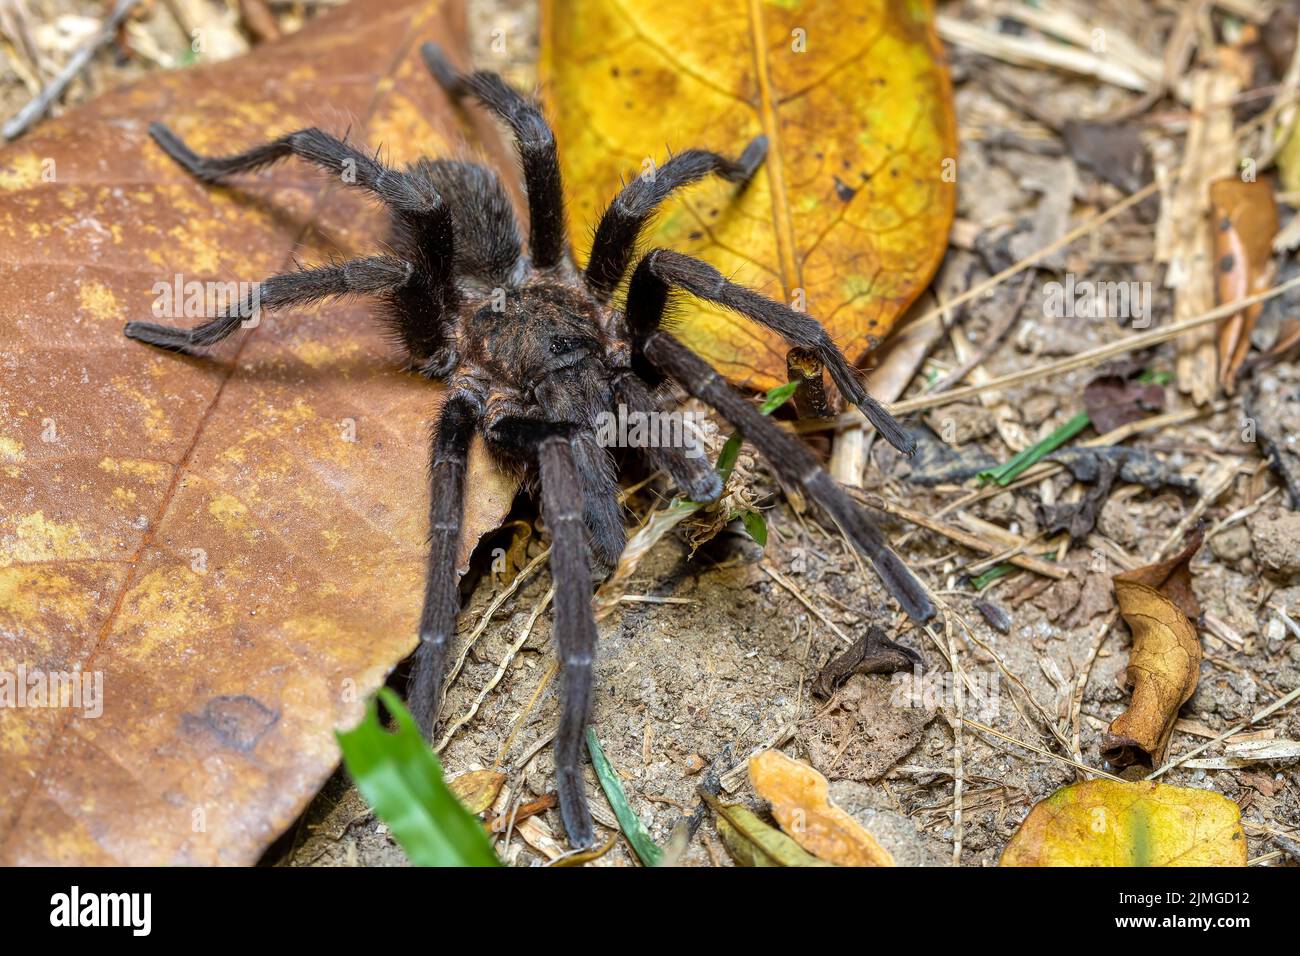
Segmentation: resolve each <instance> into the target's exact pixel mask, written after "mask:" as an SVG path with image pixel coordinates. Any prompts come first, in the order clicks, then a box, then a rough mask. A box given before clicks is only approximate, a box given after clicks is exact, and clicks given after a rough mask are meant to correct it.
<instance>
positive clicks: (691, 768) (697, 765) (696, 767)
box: [686, 754, 707, 777]
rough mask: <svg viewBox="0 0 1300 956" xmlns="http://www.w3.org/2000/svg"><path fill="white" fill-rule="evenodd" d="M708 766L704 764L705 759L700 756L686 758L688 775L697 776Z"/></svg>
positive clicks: (692, 755)
mask: <svg viewBox="0 0 1300 956" xmlns="http://www.w3.org/2000/svg"><path fill="white" fill-rule="evenodd" d="M706 766H707V764H706V763H705V762H704V758H703V757H701V756H700V755H699V754H691V755H690V756H689V757H687V758H686V773H687V774H688V775H689V776H692V777H693V776H695V774H697V773H699V772H700V771H701V770H703V769H704V768H705V767H706Z"/></svg>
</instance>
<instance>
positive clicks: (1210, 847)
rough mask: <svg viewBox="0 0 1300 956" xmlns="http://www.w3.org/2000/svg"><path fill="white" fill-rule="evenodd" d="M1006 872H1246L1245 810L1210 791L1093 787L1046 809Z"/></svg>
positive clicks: (1026, 828) (1067, 792)
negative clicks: (1102, 869) (1188, 868)
mask: <svg viewBox="0 0 1300 956" xmlns="http://www.w3.org/2000/svg"><path fill="white" fill-rule="evenodd" d="M1000 865H1002V866H1245V865H1246V834H1245V832H1244V831H1243V830H1242V828H1241V809H1240V808H1239V807H1238V806H1237V805H1236V804H1235V803H1233V802H1232V801H1231V800H1229V799H1228V798H1227V797H1224V796H1222V795H1221V794H1217V793H1214V792H1212V791H1209V790H1191V789H1188V788H1186V787H1172V786H1168V785H1166V784H1163V783H1156V782H1155V781H1146V780H1143V781H1138V782H1135V783H1129V782H1126V781H1122V780H1087V781H1084V782H1083V783H1075V784H1071V785H1070V786H1068V787H1063V788H1062V789H1060V790H1058V791H1056V793H1054V794H1052V795H1051V796H1050V797H1048V798H1047V799H1046V800H1042V801H1040V802H1039V803H1038V804H1036V805H1035V806H1034V808H1033V809H1032V810H1030V811H1029V816H1027V817H1025V820H1024V822H1023V823H1021V824H1020V829H1018V830H1017V831H1016V832H1015V835H1013V836H1012V837H1011V842H1010V843H1008V844H1007V846H1006V849H1005V850H1003V851H1002V860H1001V864H1000Z"/></svg>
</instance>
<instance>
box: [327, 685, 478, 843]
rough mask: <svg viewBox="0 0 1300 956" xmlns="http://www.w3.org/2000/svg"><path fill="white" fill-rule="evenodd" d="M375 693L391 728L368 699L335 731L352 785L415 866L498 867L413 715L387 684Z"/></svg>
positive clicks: (473, 819)
mask: <svg viewBox="0 0 1300 956" xmlns="http://www.w3.org/2000/svg"><path fill="white" fill-rule="evenodd" d="M379 696H380V697H381V698H382V699H383V702H384V707H385V708H386V709H387V710H388V711H389V712H390V713H391V714H392V715H393V719H394V721H395V722H396V724H397V729H396V731H395V732H393V733H389V732H388V731H387V730H385V729H384V727H383V725H382V724H380V722H379V714H378V708H377V707H376V704H375V700H374V699H373V698H372V699H371V701H370V703H369V705H368V706H367V708H366V716H365V717H364V718H363V719H362V721H361V723H359V724H358V725H357V726H356V727H355V728H353V729H352V730H349V731H347V732H337V731H336V732H335V736H336V737H338V741H339V746H340V747H341V748H343V763H344V764H345V765H346V767H347V769H348V773H349V774H350V775H351V776H352V780H353V782H354V783H356V785H357V789H358V790H360V791H361V794H362V796H364V797H365V798H366V801H367V802H368V803H369V804H370V806H371V807H372V808H374V811H375V813H376V814H377V815H378V816H379V818H380V819H381V820H383V821H384V822H385V823H387V824H388V828H389V829H390V830H392V832H393V837H394V838H395V839H396V840H397V842H398V843H400V844H401V846H402V849H403V850H405V851H406V855H407V857H408V858H409V859H410V861H411V862H412V863H414V864H415V865H416V866H500V861H499V860H498V859H497V857H496V854H495V853H493V852H492V844H491V843H490V842H489V841H488V837H487V834H486V833H484V832H483V827H482V825H481V824H480V823H479V822H478V820H476V819H475V818H474V817H473V816H471V815H470V813H469V811H468V810H466V809H465V808H464V807H463V806H461V805H460V803H459V801H457V799H456V797H455V796H454V795H453V794H452V792H451V791H450V790H449V789H448V788H447V784H446V782H445V781H444V780H443V776H442V765H441V764H440V763H439V762H438V758H437V757H436V756H435V755H434V753H433V751H432V750H431V749H429V745H428V744H427V743H425V740H424V737H423V736H422V735H421V734H420V730H419V728H418V727H417V726H416V724H415V720H414V718H412V717H411V715H410V713H409V712H408V711H407V709H406V708H405V707H403V706H402V702H401V701H400V700H399V699H398V697H397V695H396V694H395V693H393V692H392V691H391V690H389V689H388V688H383V689H381V690H380V691H379Z"/></svg>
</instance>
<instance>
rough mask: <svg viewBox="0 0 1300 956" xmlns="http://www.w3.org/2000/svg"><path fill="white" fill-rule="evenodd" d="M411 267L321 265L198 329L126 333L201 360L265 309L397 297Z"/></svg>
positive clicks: (144, 326) (377, 261)
mask: <svg viewBox="0 0 1300 956" xmlns="http://www.w3.org/2000/svg"><path fill="white" fill-rule="evenodd" d="M412 271H413V267H412V265H411V264H410V263H409V262H404V261H403V260H401V259H394V258H392V257H391V256H370V257H368V258H365V259H353V260H351V261H349V262H344V263H339V264H336V265H328V266H318V267H316V268H315V269H301V270H299V271H296V272H286V273H283V274H281V275H274V276H271V277H270V278H269V279H266V280H264V281H263V282H261V283H259V284H258V286H257V288H256V289H254V290H252V291H250V292H249V293H248V294H247V295H245V296H244V298H243V299H242V300H241V301H240V302H239V304H238V305H237V306H234V307H232V308H228V309H226V310H225V312H224V314H222V315H219V316H216V317H215V318H212V319H210V320H208V321H207V322H204V323H203V324H202V325H198V326H196V327H194V328H193V329H183V328H178V327H176V326H171V325H160V324H158V323H156V322H128V323H126V328H125V329H124V332H125V334H126V337H127V338H129V339H135V340H136V341H137V342H144V343H146V344H147V345H155V346H157V347H158V348H161V349H167V350H168V351H170V352H180V353H182V354H185V355H199V354H201V353H202V351H203V349H204V348H205V347H207V346H209V345H213V344H215V343H217V342H220V341H221V340H222V339H224V338H225V337H226V336H228V335H230V333H231V332H233V331H235V329H237V328H239V327H240V325H242V324H244V323H245V322H249V321H256V317H257V314H258V312H259V310H261V309H283V308H285V307H287V306H291V305H305V304H307V303H310V302H318V301H320V300H322V299H327V298H329V297H331V296H336V295H348V294H356V295H389V294H393V293H395V292H397V291H398V290H399V289H401V288H402V287H403V286H405V285H406V284H407V282H408V281H409V280H410V278H411V274H412Z"/></svg>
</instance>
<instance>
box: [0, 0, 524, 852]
mask: <svg viewBox="0 0 1300 956" xmlns="http://www.w3.org/2000/svg"><path fill="white" fill-rule="evenodd" d="M463 31H464V24H463V10H462V9H461V8H460V6H459V3H458V0H453V2H448V3H446V4H444V3H442V2H427V0H407V2H385V0H359V2H355V3H351V4H348V5H347V6H346V7H343V8H341V9H339V10H338V11H335V12H332V13H331V14H329V15H328V16H326V17H324V18H322V19H320V20H318V21H315V22H314V23H312V24H311V25H309V26H308V27H307V28H306V29H304V30H303V31H302V32H301V33H299V34H297V35H295V36H293V37H291V38H289V39H287V40H285V41H283V42H281V43H279V44H277V45H276V46H275V47H274V48H273V49H266V50H265V51H264V52H262V53H260V54H258V55H255V56H254V57H253V58H251V59H245V60H238V61H229V62H226V63H221V64H217V65H215V66H212V67H204V68H194V69H189V70H184V71H181V72H177V73H171V74H164V75H159V76H155V77H151V78H150V79H149V80H148V81H147V82H146V83H142V84H140V85H137V86H133V87H129V88H126V89H123V90H120V91H117V92H113V93H108V94H106V95H104V96H103V97H101V98H99V99H97V100H96V101H94V102H93V103H91V104H89V105H87V106H86V107H83V108H80V109H77V110H75V111H73V112H70V113H69V114H67V115H66V116H65V117H63V118H60V119H58V120H54V121H51V122H49V123H46V124H44V125H42V126H40V127H38V128H37V130H35V131H34V132H33V133H32V134H31V135H29V136H28V137H26V138H25V139H23V140H21V141H19V142H17V143H15V144H13V145H11V146H9V147H8V148H7V149H6V150H5V151H4V152H3V154H0V250H3V258H4V260H5V262H6V264H5V265H3V266H0V281H3V285H4V290H5V296H6V300H7V301H8V302H9V303H10V304H11V307H10V308H8V309H6V310H5V311H4V313H3V315H0V500H3V501H4V502H5V507H4V509H3V510H2V511H0V542H3V556H2V557H0V669H2V670H4V671H8V672H14V671H15V670H16V669H17V668H18V667H19V666H25V667H26V668H27V669H29V670H31V669H34V668H37V667H39V668H41V669H43V670H46V671H67V672H71V671H76V672H81V673H83V674H86V675H87V676H90V677H93V676H94V675H102V688H103V713H102V716H99V717H98V718H96V719H88V718H86V717H83V716H81V713H82V712H81V711H73V710H71V709H69V708H62V709H52V708H25V709H24V708H0V763H2V764H3V766H4V768H5V773H4V774H3V775H2V777H0V862H3V863H6V864H35V863H43V864H50V863H79V864H124V863H130V864H152V865H160V864H161V865H168V864H172V865H174V864H201V863H202V864H212V863H222V864H249V863H252V862H254V861H255V860H256V859H257V857H258V855H259V853H261V851H262V850H263V849H264V848H265V847H266V846H267V844H269V843H270V842H271V841H272V840H273V839H274V838H275V837H276V835H277V834H279V833H280V832H281V831H282V830H283V829H284V828H285V827H286V826H287V825H288V824H289V823H290V822H291V821H292V820H293V819H294V818H295V817H296V816H297V815H298V814H299V812H300V811H301V810H302V808H303V806H304V805H305V804H306V802H307V801H308V800H309V799H310V798H311V796H312V794H314V793H315V792H316V790H317V789H318V787H319V785H320V784H321V783H322V781H324V779H325V778H326V777H327V776H328V775H329V774H330V773H331V772H332V770H333V768H334V766H335V765H336V763H337V761H338V749H337V746H336V744H335V741H334V737H333V733H332V731H333V729H334V728H335V727H346V726H351V725H352V724H354V723H356V721H357V720H358V719H359V718H360V717H361V714H362V707H363V702H364V700H365V698H366V696H367V695H368V694H369V693H370V692H371V691H372V690H374V689H375V688H376V687H377V686H379V685H380V684H381V683H382V682H383V681H384V678H385V676H386V675H387V674H388V672H389V671H390V670H391V669H392V668H393V666H394V665H395V664H396V663H397V662H399V661H400V660H401V659H402V658H403V657H404V656H406V655H407V654H408V653H409V652H410V650H411V649H412V647H413V646H414V644H415V635H416V628H415V624H416V620H417V618H418V614H419V607H420V596H421V592H422V580H423V573H424V562H425V547H424V542H425V539H426V534H427V525H426V522H427V520H428V519H427V515H426V511H427V508H426V500H427V494H428V492H427V487H426V482H427V478H426V475H427V460H428V451H427V442H428V433H429V429H428V422H429V421H430V419H431V417H432V416H433V415H434V414H435V413H436V411H437V407H438V402H439V395H440V389H439V388H438V387H437V386H435V385H431V384H430V383H428V382H426V381H423V380H421V379H419V378H417V377H415V376H413V375H410V374H405V373H402V372H400V371H399V370H398V367H397V364H396V362H395V361H394V358H395V355H394V353H393V351H392V349H391V346H390V345H389V344H388V343H387V342H386V341H385V339H384V337H383V334H382V333H381V331H380V329H379V327H378V323H376V322H375V321H374V320H373V319H372V318H371V316H370V307H369V305H368V303H366V302H364V301H334V302H330V303H328V304H325V305H323V306H320V307H319V308H317V309H295V310H292V311H287V312H283V313H280V314H278V315H273V316H265V317H263V319H262V322H261V325H260V327H258V328H255V329H252V330H250V331H248V332H246V333H243V335H244V337H243V338H242V340H241V341H240V344H239V346H238V350H237V351H236V352H235V355H234V357H233V358H226V359H224V360H222V359H219V358H214V359H212V360H205V361H197V360H190V359H182V358H177V357H176V356H173V355H167V354H164V353H161V352H159V351H157V350H154V349H150V348H146V347H143V346H140V345H138V344H136V343H133V342H129V341H128V340H126V339H125V338H123V336H122V326H123V323H124V322H126V321H127V320H128V319H139V318H148V317H149V315H150V309H151V305H152V303H153V302H154V300H155V299H156V297H157V295H158V292H157V291H156V290H155V289H154V288H153V287H154V284H155V283H158V282H162V283H165V284H171V283H173V281H174V278H175V277H176V276H178V275H179V276H180V277H181V278H182V280H184V281H200V282H202V281H207V280H218V281H229V280H241V281H254V280H260V279H262V278H264V277H265V276H267V275H269V274H271V273H274V272H277V271H282V270H284V269H285V268H290V267H292V264H293V258H294V257H295V255H296V256H299V257H301V258H302V259H303V260H304V261H306V262H312V261H316V260H319V259H320V258H322V257H324V256H326V255H328V254H330V253H331V252H335V253H338V254H344V255H354V254H367V253H370V252H372V251H373V250H374V249H375V248H376V243H377V242H379V241H380V240H381V238H382V235H383V233H382V222H383V216H382V212H381V211H379V210H378V209H376V208H374V207H373V206H372V205H371V204H370V203H368V202H367V200H366V199H365V197H363V196H360V195H358V193H357V192H356V191H355V190H348V189H344V188H341V187H340V185H339V184H338V183H330V182H329V180H328V178H327V177H324V176H322V175H321V174H320V173H319V172H318V171H315V170H311V169H308V168H307V167H305V166H303V165H301V164H299V163H296V162H287V163H283V164H280V165H278V166H276V167H274V168H273V169H270V170H267V171H265V172H264V173H263V174H261V175H258V176H254V177H248V178H246V179H243V180H241V181H240V184H239V186H238V187H235V188H221V189H213V188H209V187H205V186H203V185H201V184H199V183H196V182H194V181H193V180H191V179H189V178H188V177H187V176H185V174H184V173H183V172H182V171H181V170H179V169H178V168H177V167H176V166H175V164H174V163H172V162H171V160H169V159H168V158H167V157H166V156H165V155H164V154H163V153H162V151H161V150H159V149H158V148H157V147H156V146H155V145H154V144H153V143H152V142H151V141H150V140H149V138H148V136H147V134H146V127H147V124H148V122H149V121H150V120H155V119H161V120H166V121H167V122H168V123H169V124H172V125H173V126H174V128H175V129H176V130H177V131H178V132H179V133H180V134H181V135H182V136H184V137H186V138H187V139H189V141H190V142H191V143H192V144H193V145H194V146H195V148H196V149H199V150H204V151H211V152H216V153H224V152H229V151H230V150H231V149H232V148H234V147H236V146H241V145H244V144H250V145H251V144H252V143H255V142H261V141H263V140H265V139H268V138H270V137H272V136H277V135H279V134H281V133H284V132H286V131H289V130H292V129H295V128H299V127H302V126H309V125H313V124H315V125H320V126H322V127H324V128H327V129H330V130H332V131H336V132H339V133H341V132H343V130H345V129H347V128H348V127H349V125H350V126H351V129H352V135H353V137H354V138H355V139H356V140H357V141H358V142H364V143H366V144H368V145H372V146H373V145H377V144H380V143H383V144H385V146H386V148H387V150H388V152H389V154H390V158H391V159H392V161H394V162H404V161H407V160H410V159H412V158H414V157H415V156H416V155H417V154H420V153H428V154H433V155H436V154H447V153H449V152H452V151H453V147H454V146H455V144H456V143H458V142H459V141H460V139H461V138H462V136H463V135H464V133H463V131H461V130H460V129H459V128H458V127H457V126H456V125H455V121H454V119H452V117H454V116H455V115H456V114H455V113H454V112H453V111H452V108H451V107H450V105H449V104H448V103H447V100H446V98H445V96H444V95H443V94H442V93H441V92H440V91H439V90H438V89H437V87H436V85H435V84H434V83H433V82H432V80H430V79H429V78H428V77H427V76H426V73H425V68H424V66H423V65H422V64H421V62H420V59H419V57H418V55H417V46H418V42H419V41H421V40H428V39H437V40H438V41H439V42H441V43H443V44H444V45H445V46H447V47H448V48H450V49H452V50H460V49H463V45H464V44H463ZM500 148H501V147H500V146H499V145H494V146H493V149H494V150H495V149H500ZM181 321H182V322H184V321H186V320H181ZM189 321H191V322H195V321H197V319H193V320H189ZM351 439H355V440H351ZM470 467H471V470H472V471H473V472H474V473H475V474H476V479H475V480H473V481H471V482H470V489H471V491H470V500H469V502H468V508H467V524H466V534H465V541H464V543H463V545H462V559H465V558H467V556H468V551H469V548H470V546H471V545H472V542H473V541H474V539H475V538H476V537H477V536H478V535H479V534H480V533H481V532H483V531H484V530H486V529H489V528H491V527H493V526H495V525H496V523H497V522H498V521H499V519H500V517H501V514H502V512H503V511H504V510H505V508H506V507H508V504H509V502H510V497H511V492H512V487H511V483H510V482H509V481H507V480H504V479H502V478H500V477H499V476H497V475H495V473H494V471H493V470H492V469H491V468H490V467H488V465H487V464H486V460H485V458H484V453H483V451H482V449H481V448H478V449H476V451H475V453H474V456H473V460H472V463H471V466H470Z"/></svg>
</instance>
